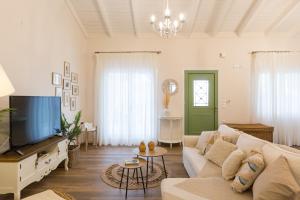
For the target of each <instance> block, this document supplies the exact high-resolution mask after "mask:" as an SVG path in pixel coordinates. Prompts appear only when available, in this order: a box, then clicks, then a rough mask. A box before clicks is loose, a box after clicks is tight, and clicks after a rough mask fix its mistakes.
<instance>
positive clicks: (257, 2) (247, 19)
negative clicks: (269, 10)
mask: <svg viewBox="0 0 300 200" xmlns="http://www.w3.org/2000/svg"><path fill="white" fill-rule="evenodd" d="M265 1H266V0H254V1H253V3H252V4H251V6H250V7H249V9H248V11H247V12H246V14H245V15H244V17H243V18H242V20H241V22H240V23H239V25H238V27H237V28H236V30H235V32H236V34H237V35H238V36H241V34H242V33H243V32H244V31H245V29H246V28H247V27H248V26H249V24H250V23H251V22H252V21H253V19H254V18H255V16H256V14H257V12H258V10H259V9H260V8H261V6H262V5H263V4H264V2H265Z"/></svg>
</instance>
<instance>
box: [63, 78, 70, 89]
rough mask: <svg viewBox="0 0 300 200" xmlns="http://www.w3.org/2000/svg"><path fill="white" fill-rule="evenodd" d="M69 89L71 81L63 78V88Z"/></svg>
mask: <svg viewBox="0 0 300 200" xmlns="http://www.w3.org/2000/svg"><path fill="white" fill-rule="evenodd" d="M70 89H71V81H70V80H69V79H65V78H64V90H70Z"/></svg>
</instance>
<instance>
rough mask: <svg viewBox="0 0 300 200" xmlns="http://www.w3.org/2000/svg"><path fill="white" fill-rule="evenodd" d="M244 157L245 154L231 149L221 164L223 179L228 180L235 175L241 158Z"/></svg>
mask: <svg viewBox="0 0 300 200" xmlns="http://www.w3.org/2000/svg"><path fill="white" fill-rule="evenodd" d="M245 158H246V154H245V153H244V152H243V151H242V150H240V149H237V150H235V151H233V152H232V153H231V154H230V155H229V156H228V157H227V158H226V160H225V161H224V163H223V165H222V176H223V178H224V179H225V180H230V179H233V178H234V177H235V174H236V173H237V172H238V170H239V168H240V167H241V165H242V162H243V160H244V159H245Z"/></svg>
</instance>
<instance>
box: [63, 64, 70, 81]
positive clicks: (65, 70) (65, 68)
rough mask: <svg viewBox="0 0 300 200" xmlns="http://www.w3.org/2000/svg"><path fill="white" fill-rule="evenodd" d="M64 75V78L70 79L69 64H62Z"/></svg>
mask: <svg viewBox="0 0 300 200" xmlns="http://www.w3.org/2000/svg"><path fill="white" fill-rule="evenodd" d="M64 75H65V77H70V75H71V67H70V63H69V62H66V61H65V62H64Z"/></svg>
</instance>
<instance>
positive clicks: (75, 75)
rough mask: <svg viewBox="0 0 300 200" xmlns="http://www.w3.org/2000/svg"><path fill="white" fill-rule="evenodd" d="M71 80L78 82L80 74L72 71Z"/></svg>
mask: <svg viewBox="0 0 300 200" xmlns="http://www.w3.org/2000/svg"><path fill="white" fill-rule="evenodd" d="M71 82H72V83H78V74H76V73H74V72H72V73H71Z"/></svg>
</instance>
